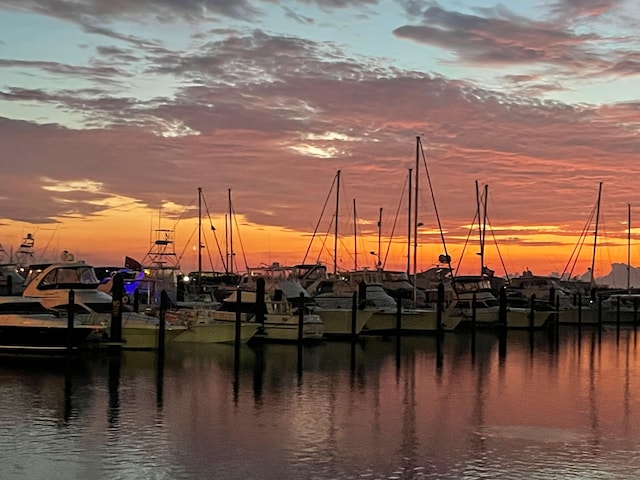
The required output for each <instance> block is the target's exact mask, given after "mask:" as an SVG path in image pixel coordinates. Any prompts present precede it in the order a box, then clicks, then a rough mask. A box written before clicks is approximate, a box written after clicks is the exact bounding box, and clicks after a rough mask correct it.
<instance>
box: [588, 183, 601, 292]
mask: <svg viewBox="0 0 640 480" xmlns="http://www.w3.org/2000/svg"><path fill="white" fill-rule="evenodd" d="M601 198H602V182H600V184H599V186H598V202H597V203H596V228H595V230H594V232H593V255H591V282H590V284H591V287H592V288H593V287H594V285H595V283H594V282H595V277H594V275H593V269H594V268H595V266H596V244H597V241H598V223H599V222H600V199H601Z"/></svg>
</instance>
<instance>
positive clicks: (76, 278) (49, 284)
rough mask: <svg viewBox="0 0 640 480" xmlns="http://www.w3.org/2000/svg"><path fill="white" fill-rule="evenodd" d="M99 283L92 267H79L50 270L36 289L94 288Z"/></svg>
mask: <svg viewBox="0 0 640 480" xmlns="http://www.w3.org/2000/svg"><path fill="white" fill-rule="evenodd" d="M99 283H100V281H99V280H98V277H96V274H95V271H94V270H93V267H90V266H88V265H79V266H72V267H59V268H54V269H52V270H51V271H50V272H49V273H47V274H46V275H45V276H44V277H43V278H42V280H40V283H39V284H38V289H39V290H43V289H44V290H47V289H53V288H96V287H97V286H98V284H99Z"/></svg>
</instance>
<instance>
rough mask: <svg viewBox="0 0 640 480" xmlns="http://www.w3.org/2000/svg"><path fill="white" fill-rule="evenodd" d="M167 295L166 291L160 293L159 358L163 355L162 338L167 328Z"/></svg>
mask: <svg viewBox="0 0 640 480" xmlns="http://www.w3.org/2000/svg"><path fill="white" fill-rule="evenodd" d="M170 303H171V302H170V301H169V295H168V294H167V291H166V290H162V292H160V325H159V328H158V353H159V354H160V356H162V355H164V344H165V341H164V338H165V329H166V327H167V324H166V318H167V310H169V305H170Z"/></svg>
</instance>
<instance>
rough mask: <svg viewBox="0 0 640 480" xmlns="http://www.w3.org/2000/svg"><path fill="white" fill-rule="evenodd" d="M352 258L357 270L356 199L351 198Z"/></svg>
mask: <svg viewBox="0 0 640 480" xmlns="http://www.w3.org/2000/svg"><path fill="white" fill-rule="evenodd" d="M353 258H354V259H355V260H354V268H355V270H356V272H357V271H358V215H356V199H355V198H354V199H353Z"/></svg>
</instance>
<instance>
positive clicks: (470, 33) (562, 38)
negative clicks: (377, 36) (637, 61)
mask: <svg viewBox="0 0 640 480" xmlns="http://www.w3.org/2000/svg"><path fill="white" fill-rule="evenodd" d="M490 13H492V16H486V17H483V16H479V15H471V14H465V13H460V12H454V11H448V10H445V9H443V8H441V7H439V6H437V5H434V6H430V7H428V8H426V9H425V10H424V11H422V12H421V16H420V20H421V21H420V23H419V24H417V25H405V26H402V27H399V28H397V29H395V30H394V32H393V33H394V34H395V35H396V36H398V37H400V38H406V39H409V40H413V41H416V42H419V43H424V44H428V45H432V46H436V47H441V48H445V49H447V50H449V51H453V52H455V53H456V55H457V56H458V61H460V62H463V63H467V64H480V65H485V66H491V65H518V64H522V65H532V64H536V63H539V64H554V65H557V66H561V67H565V68H567V69H578V68H582V67H583V66H585V64H589V65H590V66H591V67H593V65H594V64H595V66H596V67H597V66H598V63H601V64H603V63H604V62H603V61H602V59H600V58H599V57H598V56H597V55H595V54H594V53H591V52H590V51H589V50H588V49H587V48H586V46H585V45H586V44H587V43H588V42H592V41H595V40H598V38H599V37H598V36H597V35H595V34H574V33H571V32H569V31H567V30H566V29H564V28H561V26H560V25H557V24H554V23H550V22H537V21H532V20H530V19H527V18H523V17H518V16H516V15H513V14H511V13H510V12H508V11H507V10H506V9H504V8H500V9H497V10H493V11H491V12H490Z"/></svg>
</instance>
